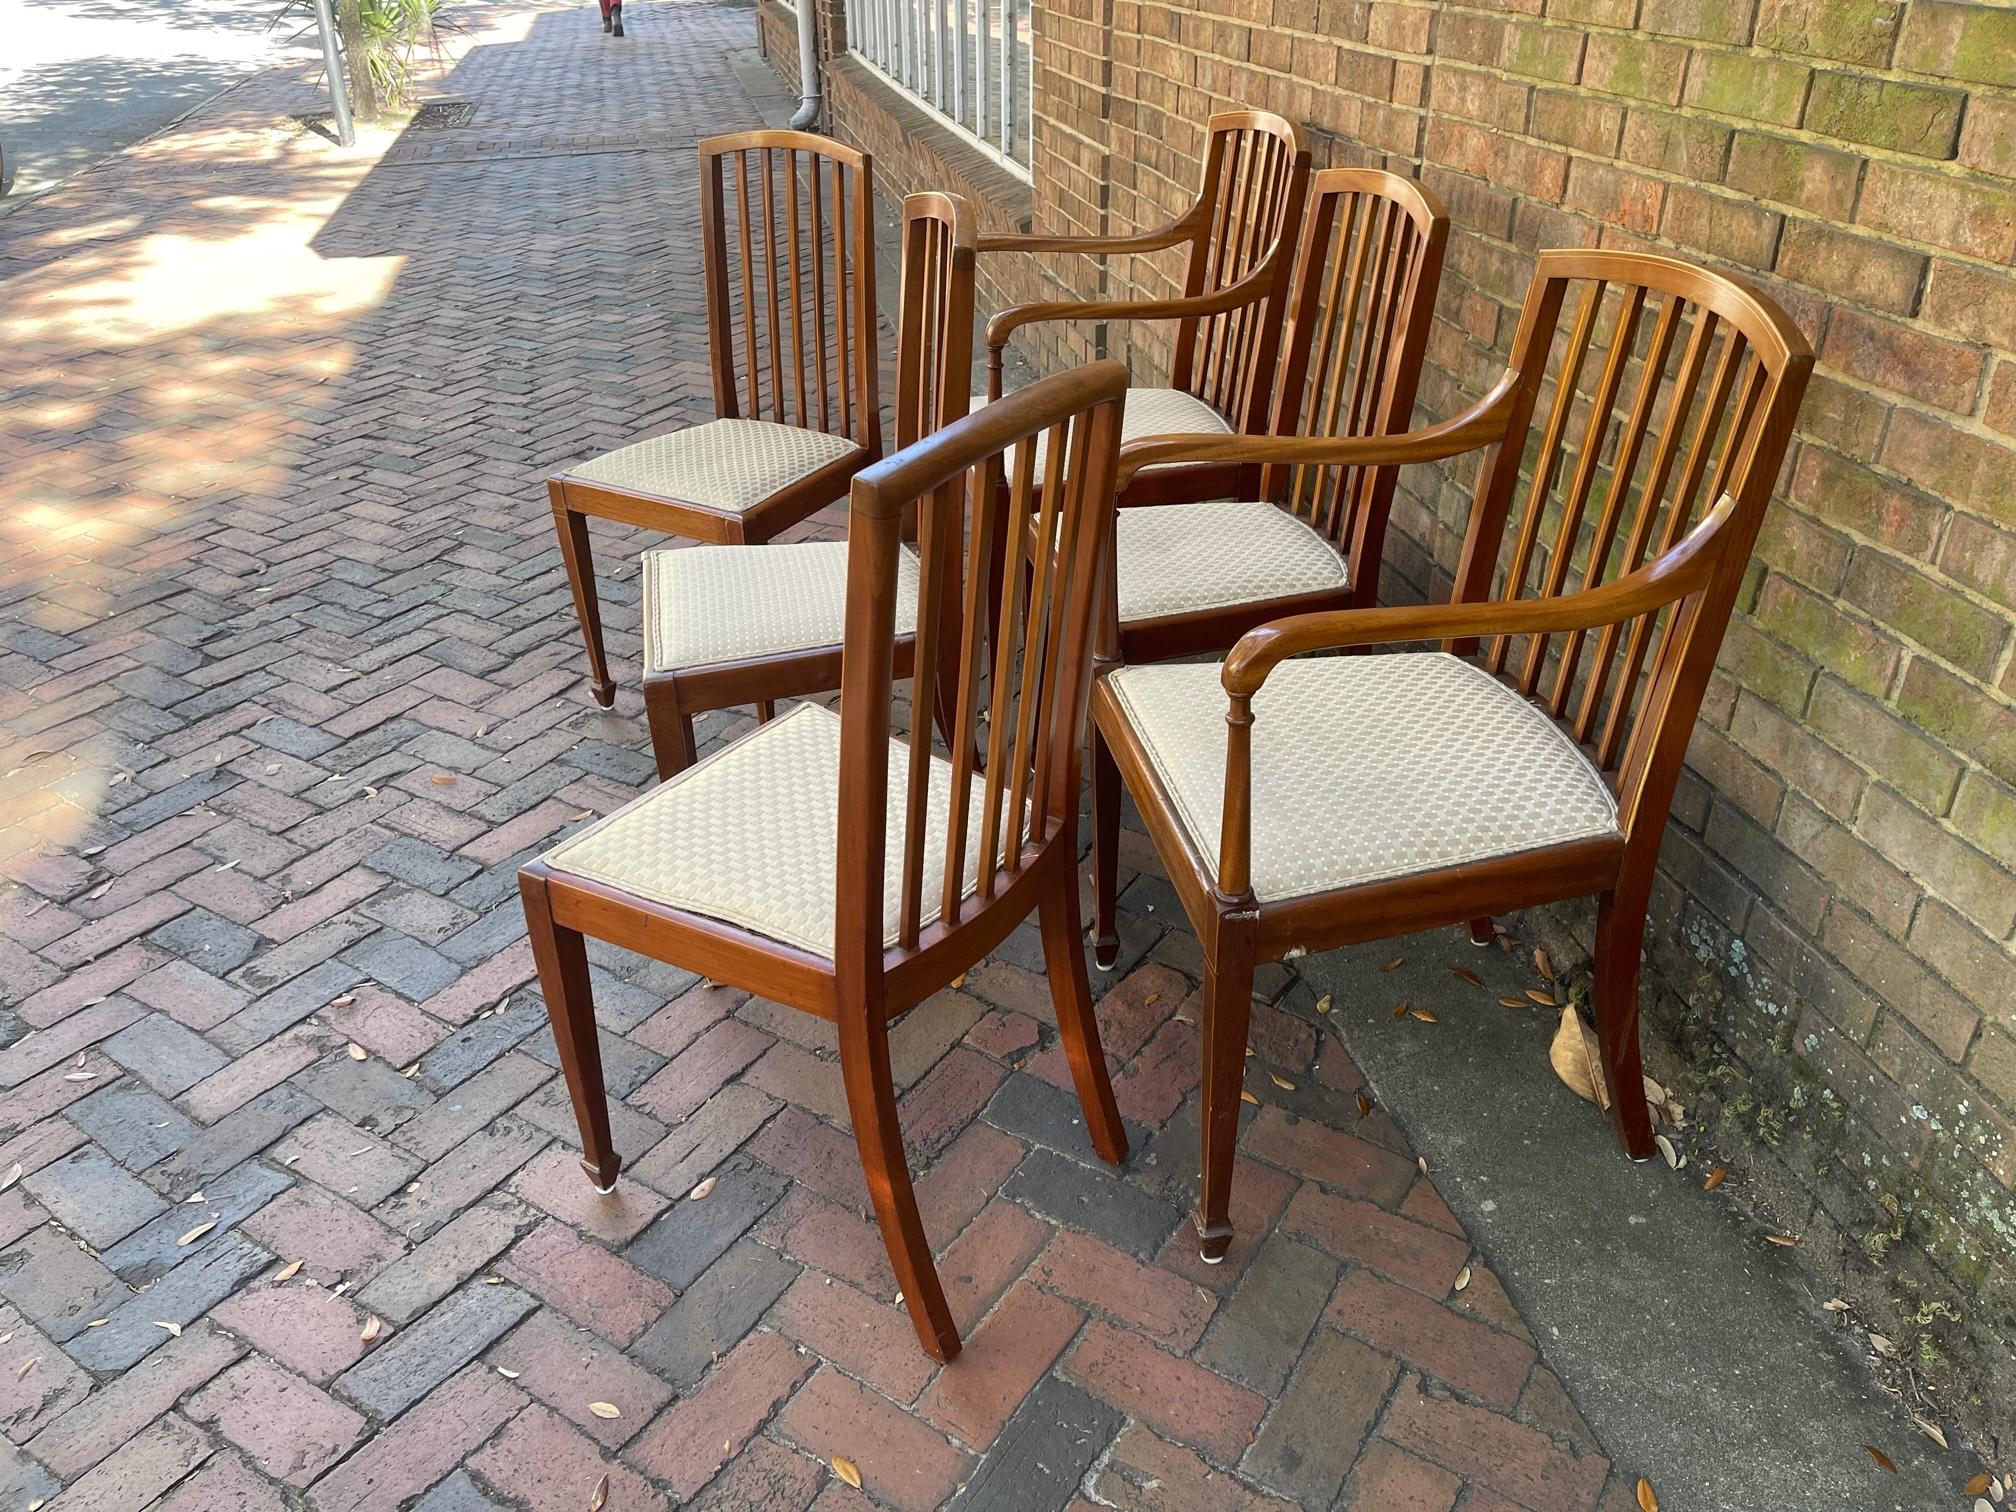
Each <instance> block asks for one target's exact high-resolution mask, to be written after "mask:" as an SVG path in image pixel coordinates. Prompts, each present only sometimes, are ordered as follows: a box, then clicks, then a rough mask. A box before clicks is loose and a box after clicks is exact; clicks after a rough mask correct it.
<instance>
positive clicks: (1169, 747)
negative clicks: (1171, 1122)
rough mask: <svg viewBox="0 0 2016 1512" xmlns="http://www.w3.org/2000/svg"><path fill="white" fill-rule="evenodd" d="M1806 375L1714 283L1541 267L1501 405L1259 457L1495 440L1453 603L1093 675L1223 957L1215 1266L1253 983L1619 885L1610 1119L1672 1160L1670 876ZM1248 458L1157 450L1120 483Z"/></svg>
mask: <svg viewBox="0 0 2016 1512" xmlns="http://www.w3.org/2000/svg"><path fill="white" fill-rule="evenodd" d="M1571 300H1572V305H1571ZM1565 308H1572V309H1573V311H1574V314H1573V318H1572V320H1571V321H1570V322H1569V323H1568V325H1567V327H1566V328H1565V330H1564V329H1562V327H1561V316H1562V313H1563V311H1564V309H1565ZM1812 363H1813V358H1812V353H1811V351H1810V349H1809V348H1808V346H1807V344H1806V342H1805V340H1804V339H1803V338H1802V337H1801V336H1800V334H1799V332H1798V330H1797V328H1795V327H1794V326H1793V324H1792V323H1791V321H1790V320H1788V319H1787V318H1786V316H1785V315H1784V313H1783V312H1782V311H1781V310H1779V309H1778V308H1777V306H1776V305H1774V304H1772V303H1771V302H1770V301H1769V300H1768V299H1765V298H1763V297H1762V296H1760V295H1758V294H1756V293H1754V292H1752V291H1750V290H1748V289H1746V288H1744V287H1743V286H1742V285H1740V284H1737V283H1735V282H1734V281H1732V280H1730V279H1728V278H1724V277H1722V276H1721V275H1719V274H1716V273H1712V272H1709V271H1708V270H1706V269H1704V268H1699V267H1695V266H1692V265H1690V264H1688V263H1684V262H1678V261H1675V260H1673V259H1670V258H1665V257H1655V256H1651V255H1648V254H1643V253H1635V252H1598V251H1550V252H1542V253H1541V254H1540V255H1539V258H1538V263H1537V267H1536V270H1535V274H1534V279H1533V283H1532V287H1531V288H1530V290H1529V291H1528V293H1527V296H1526V304H1525V309H1524V312H1523V314H1522V316H1521V319H1520V324H1519V329H1518V332H1517V334H1516V336H1515V337H1514V340H1513V345H1512V360H1511V366H1510V367H1509V368H1508V370H1507V371H1506V373H1505V375H1504V377H1503V378H1502V379H1501V380H1500V382H1499V383H1498V384H1497V386H1496V387H1494V388H1493V389H1492V390H1491V392H1490V393H1489V394H1488V395H1486V396H1485V398H1484V399H1483V400H1481V401H1480V402H1479V403H1478V404H1477V405H1476V406H1474V407H1473V408H1471V409H1470V410H1468V411H1467V412H1465V413H1464V414H1462V415H1459V416H1457V417H1455V418H1454V419H1452V420H1449V421H1447V422H1445V423H1443V424H1441V425H1437V426H1432V427H1429V428H1427V429H1425V430H1422V431H1418V432H1415V433H1413V434H1410V435H1406V436H1400V437H1394V438H1390V439H1377V438H1374V439H1363V440H1351V439H1344V440H1322V439H1310V438H1284V439H1274V440H1269V441H1266V442H1265V443H1263V445H1262V449H1263V450H1264V451H1265V452H1266V453H1267V455H1268V457H1269V459H1270V460H1272V461H1274V462H1277V463H1280V464H1282V465H1288V466H1294V465H1316V464H1320V465H1329V466H1346V465H1351V466H1359V467H1373V466H1384V465H1389V464H1398V463H1406V462H1426V461H1435V460H1439V459H1442V458H1446V457H1451V456H1454V455H1457V454H1458V453H1460V452H1464V451H1468V450H1471V449H1474V448H1478V447H1482V448H1484V449H1485V456H1484V458H1483V462H1482V465H1481V467H1480V469H1479V472H1478V477H1477V484H1476V493H1475V502H1474V505H1473V508H1472V513H1471V517H1470V524H1469V530H1468V533H1467V535H1466V537H1465V539H1464V544H1463V550H1462V556H1461V559H1460V562H1459V564H1458V566H1457V570H1456V580H1455V586H1454V590H1453V593H1452V596H1451V602H1449V603H1448V604H1446V605H1433V606H1424V607H1412V608H1388V609H1376V608H1356V609H1345V610H1335V611H1330V612H1327V613H1321V614H1305V615H1297V616H1292V617H1290V618H1287V619H1282V620H1277V621H1275V622H1273V623H1272V624H1268V625H1263V626H1261V627H1259V628H1257V629H1255V630H1252V631H1250V632H1249V633H1248V634H1247V635H1245V636H1244V637H1243V638H1242V639H1241V640H1240V641H1239V643H1238V644H1237V645H1236V646H1234V647H1233V649H1232V653H1231V655H1230V656H1229V657H1227V658H1226V660H1225V661H1224V663H1223V664H1222V665H1221V666H1211V665H1208V664H1204V665H1176V664H1164V665H1159V666H1138V667H1135V666H1130V667H1121V668H1118V669H1115V670H1113V671H1111V672H1110V673H1108V674H1107V675H1104V676H1102V677H1101V678H1100V679H1099V681H1098V683H1097V684H1096V686H1095V688H1094V691H1093V716H1094V718H1095V719H1096V721H1097V723H1098V727H1099V730H1100V732H1101V734H1102V735H1103V736H1104V737H1105V739H1106V741H1107V743H1108V744H1109V745H1110V746H1111V747H1112V749H1113V752H1114V754H1115V756H1116V757H1117V758H1118V760H1119V763H1120V769H1121V772H1122V774H1123V775H1124V777H1125V779H1126V782H1127V786H1128V789H1129V791H1130V792H1131V793H1132V794H1133V796H1134V799H1135V802H1136V803H1137V805H1138V806H1139V807H1140V810H1141V815H1142V818H1143V820H1144V821H1145V822H1146V825H1147V828H1148V832H1149V834H1150V835H1151V836H1152V837H1153V838H1154V842H1155V846H1156V849H1157V851H1158V853H1159V854H1160V855H1161V858H1162V860H1163V863H1164V865H1165V866H1166V867H1167V869H1168V872H1169V876H1170V880H1171V882H1172V883H1173V884H1174V886H1175V889H1176V892H1177V895H1178V896H1179V897H1180V898H1181V899H1182V900H1183V906H1184V909H1185V911H1186V912H1187V913H1188V914H1189V917H1190V920H1191V922H1192V923H1193V924H1194V925H1195V926H1196V929H1197V932H1198V934H1199V936H1200V938H1201V939H1202V941H1203V946H1204V955H1205V961H1206V967H1205V988H1204V991H1205V1007H1204V1039H1205V1052H1204V1054H1205V1070H1204V1094H1203V1095H1204V1115H1203V1125H1204V1136H1203V1146H1204V1149H1203V1181H1202V1195H1201V1200H1200V1203H1199V1207H1198V1211H1197V1215H1196V1223H1197V1230H1198V1234H1199V1237H1200V1241H1201V1248H1202V1252H1203V1255H1204V1257H1205V1258H1206V1259H1207V1260H1215V1259H1219V1258H1222V1257H1223V1255H1224V1253H1225V1249H1226V1246H1227V1244H1228V1243H1229V1242H1230V1239H1231V1235H1232V1228H1231V1223H1230V1219H1229V1217H1228V1213H1229V1208H1228V1201H1229V1193H1230V1186H1231V1179H1232V1165H1233V1146H1234V1144H1235V1142H1236V1140H1237V1137H1238V1127H1239V1106H1240V1091H1241V1084H1242V1081H1243V1076H1244V1072H1243V1066H1244V1061H1245V1049H1246V1034H1247V1015H1248V1009H1249V1004H1250V997H1251V992H1252V982H1253V971H1254V967H1255V965H1256V963H1259V962H1263V961H1269V960H1275V959H1279V958H1281V957H1283V956H1285V955H1288V954H1290V953H1299V952H1301V951H1303V950H1329V949H1333V948H1336V947H1338V946H1342V945H1347V944H1351V943H1353V942H1356V941H1361V940H1368V939H1377V938H1381V937H1383V936H1387V935H1393V934H1400V933H1405V932H1409V931H1412V930H1417V929H1425V928H1429V927H1431V926H1435V925H1441V924H1448V923H1454V922H1458V921H1470V922H1471V923H1472V925H1473V929H1474V928H1475V926H1476V923H1477V921H1480V920H1482V919H1485V918H1488V916H1490V915H1491V914H1494V913H1499V912H1503V911H1506V910H1510V909H1517V908H1528V907H1532V906H1535V905H1538V904H1543V903H1552V902H1556V901H1559V900H1562V899H1566V898H1574V897H1580V896H1584V895H1587V894H1595V895H1596V896H1597V898H1598V903H1597V912H1596V963H1595V1007H1596V1020H1597V1033H1598V1039H1599V1042H1600V1046H1601V1053H1600V1058H1601V1061H1602V1069H1603V1074H1604V1078H1605V1080H1606V1081H1607V1082H1608V1084H1609V1093H1610V1110H1611V1114H1612V1116H1613V1118H1614V1119H1615V1121H1616V1127H1617V1133H1618V1136H1619V1138H1620V1140H1621V1141H1622V1143H1623V1146H1624V1149H1625V1151H1626V1152H1627V1153H1628V1154H1629V1155H1631V1156H1632V1157H1633V1158H1634V1159H1643V1158H1645V1157H1646V1156H1647V1155H1649V1154H1650V1153H1651V1150H1652V1131H1651V1120H1650V1116H1649V1114H1648V1112H1647V1109H1646V1104H1645V1095H1644V1086H1643V1080H1642V1077H1641V1074H1640V1070H1639V1049H1638V969H1639V949H1640V944H1641V941H1642V938H1643V934H1644V926H1645V913H1646V908H1647V903H1648V899H1649V895H1650V891H1651V886H1652V877H1653V870H1654V867H1655V865H1656V862H1657V858H1658V851H1659V843H1660V839H1661V836H1662V835H1663V833H1664V831H1665V827H1666V814H1667V809H1668V807H1669V806H1670V805H1671V803H1672V799H1673V789H1674V784H1675V782H1676V781H1677V780H1678V777H1679V773H1680V766H1681V762H1682V760H1683V758H1684V756H1685V754H1686V749H1687V742H1688V737H1689V735H1690V734H1691V732H1692V730H1693V726H1694V719H1695V715H1696V713H1697V711H1698V710H1699V708H1700V704H1701V698H1702V693H1703V690H1704V689H1705V688H1706V686H1707V683H1708V677H1709V673H1710V670H1711V669H1712V667H1713V665H1714V662H1715V657H1716V653H1717V650H1718V648H1719V647H1720V645H1721V643H1722V635H1723V631H1724V630H1725V628H1726V627H1727V624H1728V620H1729V615H1730V611H1731V608H1732V606H1733V605H1734V603H1735V600H1736V596H1737V592H1738V589H1739V587H1740V585H1741V583H1742V579H1743V575H1744V572H1745V569H1746V567H1747V566H1748V563H1749V560H1750V551H1751V547H1752V544H1753V543H1754V542H1755V540H1756V537H1757V531H1758V527H1759V525H1760V524H1761V523H1762V521H1763V516H1764V510H1765V507H1766V505H1767V503H1768V502H1769V500H1770V497H1771V491H1772V488H1773V486H1774V484H1775V481H1776V478H1777V475H1778V471H1779V466H1780V464H1781V462H1782V461H1783V460H1784V456H1785V449H1786V445H1787V442H1788V440H1789V439H1790V436H1791V433H1792V424H1793V420H1794V417H1795V415H1796V414H1797V412H1798V408H1799V402H1800V399H1801V397H1802V395H1803V394H1804V392H1805V388H1806V380H1807V375H1808V374H1809V372H1810V371H1811V368H1812ZM1620 406H1621V408H1620ZM1536 438H1537V446H1534V447H1529V442H1531V441H1534V440H1535V439H1536ZM1227 445H1228V443H1225V442H1223V441H1218V440H1212V439H1209V438H1198V439H1196V440H1195V441H1194V442H1191V443H1183V442H1151V443H1147V444H1144V445H1142V446H1139V447H1136V448H1130V449H1129V453H1128V455H1126V456H1125V458H1124V460H1123V464H1122V472H1123V474H1124V472H1125V471H1126V469H1127V468H1128V467H1130V466H1131V467H1139V466H1143V465H1146V464H1148V463H1150V462H1153V461H1160V460H1168V459H1176V460H1187V459H1190V458H1193V457H1199V456H1204V457H1209V456H1213V455H1217V454H1219V453H1220V452H1222V451H1223V450H1224V449H1225V448H1226V446H1227ZM1529 452H1530V454H1531V456H1530V463H1527V464H1526V465H1524V466H1522V461H1524V460H1525V459H1527V458H1528V455H1529ZM1249 455H1250V453H1249ZM1697 513H1699V514H1700V518H1699V519H1698V521H1697V519H1696V516H1697ZM1432 640H1439V641H1440V642H1441V649H1440V650H1437V651H1409V652H1390V653H1386V654H1381V655H1357V656H1322V657H1318V656H1311V655H1308V654H1307V653H1311V652H1317V651H1334V650H1343V649H1347V648H1349V649H1363V648H1368V647H1372V646H1377V645H1384V644H1390V643H1395V642H1423V641H1432Z"/></svg>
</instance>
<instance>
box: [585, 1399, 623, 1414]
mask: <svg viewBox="0 0 2016 1512" xmlns="http://www.w3.org/2000/svg"><path fill="white" fill-rule="evenodd" d="M588 1410H589V1411H590V1412H592V1413H594V1414H595V1416H597V1417H599V1418H619V1417H621V1416H623V1409H622V1408H621V1407H618V1406H617V1405H616V1404H615V1403H614V1402H590V1403H589V1404H588Z"/></svg>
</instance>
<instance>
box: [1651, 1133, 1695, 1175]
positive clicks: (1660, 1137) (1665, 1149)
mask: <svg viewBox="0 0 2016 1512" xmlns="http://www.w3.org/2000/svg"><path fill="white" fill-rule="evenodd" d="M1652 1143H1653V1144H1655V1145H1657V1146H1658V1148H1659V1157H1660V1159H1662V1160H1664V1161H1665V1162H1666V1169H1668V1170H1669V1171H1677V1170H1679V1169H1680V1167H1682V1166H1683V1165H1685V1164H1687V1157H1686V1156H1685V1155H1682V1154H1681V1153H1680V1151H1679V1149H1678V1148H1677V1147H1676V1146H1675V1145H1674V1143H1673V1141H1672V1140H1670V1139H1668V1138H1667V1137H1666V1136H1665V1135H1664V1134H1654V1135H1653V1136H1652Z"/></svg>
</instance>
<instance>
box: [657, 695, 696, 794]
mask: <svg viewBox="0 0 2016 1512" xmlns="http://www.w3.org/2000/svg"><path fill="white" fill-rule="evenodd" d="M644 718H645V720H646V722H647V723H649V725H650V726H651V754H652V755H653V756H654V757H655V758H656V759H657V762H658V780H659V781H660V782H663V781H665V780H666V779H667V778H668V777H676V776H677V775H678V774H679V773H681V772H683V771H685V770H686V768H688V767H689V766H691V765H693V763H694V761H696V760H697V759H698V753H697V751H696V750H695V749H694V745H693V716H692V715H691V714H689V713H688V712H687V711H686V709H685V707H684V706H683V705H681V704H680V702H679V685H678V684H677V683H675V682H673V681H671V680H670V679H669V678H668V679H665V680H663V681H659V682H647V683H645V684H644Z"/></svg>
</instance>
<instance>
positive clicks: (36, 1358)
mask: <svg viewBox="0 0 2016 1512" xmlns="http://www.w3.org/2000/svg"><path fill="white" fill-rule="evenodd" d="M41 1363H42V1356H40V1355H30V1356H29V1357H28V1358H27V1359H25V1360H23V1361H22V1362H21V1368H20V1369H19V1370H17V1371H15V1372H14V1379H15V1380H17V1381H18V1380H20V1379H21V1378H22V1377H23V1376H25V1375H26V1374H28V1372H29V1371H31V1370H33V1369H34V1368H35V1367H36V1366H37V1365H40V1364H41Z"/></svg>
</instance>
